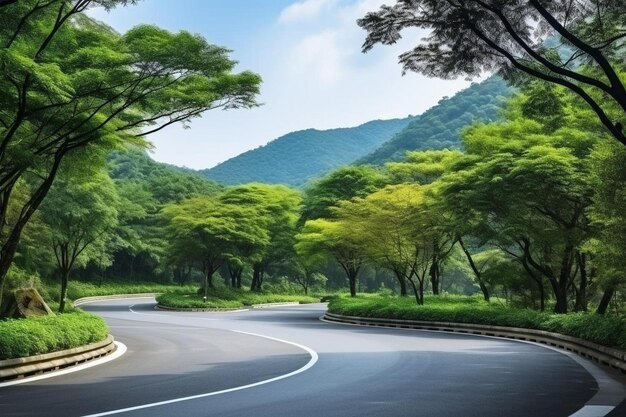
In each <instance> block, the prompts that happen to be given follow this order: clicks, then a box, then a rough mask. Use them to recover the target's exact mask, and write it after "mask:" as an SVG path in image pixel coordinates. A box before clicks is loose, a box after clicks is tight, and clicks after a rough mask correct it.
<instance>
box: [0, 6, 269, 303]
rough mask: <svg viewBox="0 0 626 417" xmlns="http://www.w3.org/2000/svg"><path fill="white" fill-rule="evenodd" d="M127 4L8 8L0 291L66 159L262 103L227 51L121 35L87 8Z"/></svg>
mask: <svg viewBox="0 0 626 417" xmlns="http://www.w3.org/2000/svg"><path fill="white" fill-rule="evenodd" d="M126 3H129V2H126V1H119V2H118V1H114V0H103V1H88V0H81V1H68V0H51V1H48V2H41V1H35V0H25V1H20V2H15V3H13V4H10V5H7V6H5V7H3V8H2V14H1V15H0V43H2V44H3V46H4V49H3V50H2V52H1V53H0V67H1V68H2V70H3V71H2V76H1V77H0V103H1V104H2V105H1V106H0V225H1V226H0V227H1V229H0V291H1V290H2V287H3V284H4V277H5V276H6V272H7V270H8V268H9V267H10V265H11V262H12V260H13V257H14V255H15V252H16V249H17V246H18V244H19V239H20V235H21V233H22V231H23V229H24V227H25V226H26V224H27V223H28V221H29V220H30V218H31V217H32V216H33V214H34V213H35V211H36V210H37V208H38V207H39V206H40V204H41V203H42V201H43V199H44V198H45V196H46V194H47V193H48V191H49V189H50V187H51V186H52V183H53V181H54V179H55V177H56V175H57V173H58V171H59V167H60V166H61V163H62V161H63V160H64V159H66V157H67V156H68V155H71V154H72V153H75V152H76V150H78V149H82V148H86V147H89V146H90V145H93V144H95V145H99V146H103V145H106V146H111V144H114V143H119V142H134V143H141V142H142V140H141V138H142V137H144V136H145V135H148V134H150V133H153V132H156V131H159V130H161V129H162V128H165V127H166V126H169V125H171V124H173V123H179V122H180V123H187V122H189V121H191V120H192V119H193V118H194V117H199V116H200V115H201V114H202V113H203V112H204V111H207V110H211V109H215V108H226V109H228V108H239V107H242V108H249V107H252V106H255V105H257V103H256V102H255V99H254V97H255V95H256V94H257V93H258V85H259V83H260V77H259V76H257V75H256V74H252V73H250V72H242V73H240V74H233V73H232V72H231V71H232V69H233V68H234V66H235V62H234V61H232V60H230V59H229V58H228V52H229V51H228V50H226V49H224V48H221V47H217V46H214V45H211V44H209V43H207V42H206V40H204V39H203V38H201V37H199V36H197V35H192V34H190V33H188V32H180V33H177V34H173V33H170V32H168V31H165V30H163V29H159V28H157V27H155V26H149V25H144V26H139V27H136V28H133V29H131V30H130V31H128V32H127V33H126V34H124V35H119V34H117V33H115V32H114V31H113V30H112V29H110V28H109V27H107V26H105V25H103V24H100V23H98V22H96V21H94V20H93V19H90V18H89V17H87V16H86V15H85V14H84V13H83V11H84V10H85V9H86V8H87V7H89V6H91V5H104V6H105V7H112V6H115V5H116V4H126ZM33 174H34V175H33ZM28 175H32V177H33V178H37V179H38V180H37V181H33V183H32V185H31V190H32V191H31V194H30V196H29V198H28V199H27V200H26V202H25V203H24V204H23V205H22V207H21V209H20V210H19V216H18V218H17V219H16V220H15V221H14V222H12V223H11V224H8V222H7V221H6V214H7V207H8V206H9V205H10V204H11V203H10V200H11V198H12V193H13V190H14V188H15V186H16V184H17V183H18V181H19V180H20V179H21V178H23V177H25V176H28Z"/></svg>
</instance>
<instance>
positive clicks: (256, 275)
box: [250, 262, 263, 292]
mask: <svg viewBox="0 0 626 417" xmlns="http://www.w3.org/2000/svg"><path fill="white" fill-rule="evenodd" d="M262 284H263V264H261V263H260V262H257V263H255V264H254V265H252V284H251V285H250V291H257V292H258V291H261V285H262Z"/></svg>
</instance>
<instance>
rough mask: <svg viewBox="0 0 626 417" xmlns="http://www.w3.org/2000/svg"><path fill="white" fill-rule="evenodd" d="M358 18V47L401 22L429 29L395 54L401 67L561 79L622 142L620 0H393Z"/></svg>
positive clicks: (624, 100)
mask: <svg viewBox="0 0 626 417" xmlns="http://www.w3.org/2000/svg"><path fill="white" fill-rule="evenodd" d="M358 23H359V25H360V26H361V27H362V28H364V29H365V30H366V31H367V32H368V35H367V39H366V40H365V43H364V45H363V50H364V51H368V50H370V49H371V48H372V47H373V46H374V45H375V44H377V43H382V44H393V43H395V42H397V41H398V40H399V39H400V38H401V31H402V30H403V29H405V28H420V29H425V30H427V31H428V33H427V36H426V37H425V38H424V42H423V43H420V44H418V45H417V46H415V47H414V48H413V49H412V50H410V51H407V52H405V53H403V54H402V55H400V63H401V64H402V66H403V68H404V71H405V72H407V71H415V72H420V73H423V74H425V75H427V76H433V77H439V78H455V77H458V76H460V75H465V76H477V75H480V74H481V73H483V72H492V71H498V72H499V73H500V74H501V75H502V76H503V77H505V78H507V79H509V80H515V79H519V75H520V73H521V74H525V75H527V76H529V77H533V78H538V79H541V80H543V81H545V82H549V83H553V84H558V85H560V86H563V87H565V88H567V89H569V90H570V91H572V92H574V93H575V94H577V95H578V96H579V97H580V98H581V99H583V100H584V101H585V102H586V103H587V104H588V105H589V106H590V108H591V109H592V110H593V111H594V113H595V114H596V116H597V117H598V118H599V120H600V121H601V122H602V124H603V125H604V127H605V128H606V129H607V130H608V131H609V132H610V133H611V135H613V137H614V138H616V139H617V140H618V141H620V142H622V144H624V145H626V136H625V134H624V131H623V126H624V123H625V122H626V120H625V116H626V87H625V83H624V80H623V78H622V77H621V76H620V75H619V72H620V69H622V68H623V66H624V63H625V61H624V54H623V46H624V39H625V38H626V32H625V31H624V27H625V25H624V5H623V2H621V1H618V0H603V1H589V0H558V1H542V0H530V1H522V0H517V1H502V0H484V1H460V2H450V1H444V0H398V1H397V2H396V4H394V5H393V6H387V5H383V6H381V8H380V9H379V10H378V11H376V12H370V13H368V14H367V15H366V16H365V17H363V18H362V19H360V20H359V21H358ZM547 37H552V38H551V39H548V41H546V38H547ZM550 40H556V42H550ZM581 65H582V66H584V70H581Z"/></svg>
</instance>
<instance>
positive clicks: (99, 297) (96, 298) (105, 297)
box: [72, 292, 163, 307]
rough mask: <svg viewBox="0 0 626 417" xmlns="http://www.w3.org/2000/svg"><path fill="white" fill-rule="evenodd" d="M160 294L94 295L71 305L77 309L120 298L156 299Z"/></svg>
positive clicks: (75, 301) (77, 300) (79, 299)
mask: <svg viewBox="0 0 626 417" xmlns="http://www.w3.org/2000/svg"><path fill="white" fill-rule="evenodd" d="M161 294H163V293H160V292H146V293H139V294H116V295H95V296H93V297H83V298H78V299H76V300H74V302H73V303H72V305H73V306H74V307H77V306H79V305H81V304H86V303H92V302H94V301H106V300H117V299H120V298H149V297H156V296H158V295H161Z"/></svg>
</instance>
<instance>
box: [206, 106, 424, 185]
mask: <svg viewBox="0 0 626 417" xmlns="http://www.w3.org/2000/svg"><path fill="white" fill-rule="evenodd" d="M411 120H413V118H412V117H407V118H404V119H393V120H374V121H371V122H368V123H365V124H362V125H360V126H357V127H352V128H340V129H330V130H317V129H307V130H301V131H298V132H292V133H288V134H286V135H284V136H281V137H280V138H278V139H276V140H273V141H272V142H270V143H268V144H267V145H265V146H262V147H260V148H257V149H253V150H251V151H248V152H245V153H243V154H241V155H238V156H236V157H234V158H231V159H229V160H227V161H225V162H223V163H221V164H219V165H217V166H216V167H214V168H211V169H206V170H202V171H199V172H200V174H202V175H203V176H204V177H206V178H209V179H212V180H215V181H217V182H219V183H221V184H224V185H234V184H243V183H247V182H265V183H270V184H277V183H282V184H288V185H292V186H301V185H303V184H305V183H306V182H307V181H309V180H310V179H312V178H316V177H320V176H322V175H323V174H325V173H327V172H328V171H330V170H333V169H335V168H338V167H340V166H342V165H345V164H349V163H352V162H354V161H355V160H357V159H359V158H361V157H363V156H364V155H367V154H368V153H370V152H372V151H373V150H375V149H377V148H378V147H379V146H380V145H381V144H383V143H385V142H386V141H387V140H389V139H390V138H391V137H392V136H393V135H394V134H396V133H398V132H399V131H401V130H402V129H403V128H405V127H406V126H407V125H408V124H409V122H410V121H411Z"/></svg>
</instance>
